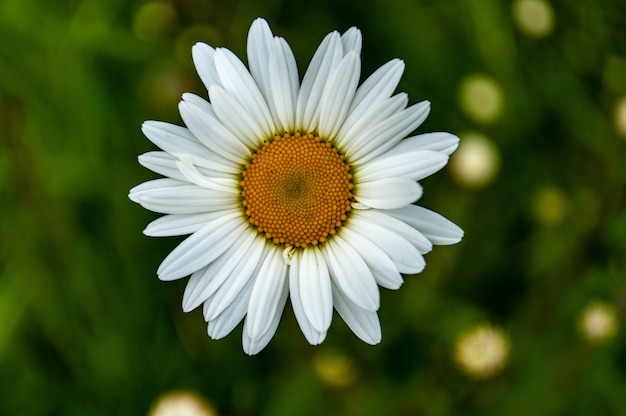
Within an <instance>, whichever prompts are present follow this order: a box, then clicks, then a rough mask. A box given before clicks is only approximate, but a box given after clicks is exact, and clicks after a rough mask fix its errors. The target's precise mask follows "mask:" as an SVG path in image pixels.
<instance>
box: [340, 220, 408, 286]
mask: <svg viewBox="0 0 626 416" xmlns="http://www.w3.org/2000/svg"><path fill="white" fill-rule="evenodd" d="M341 237H342V238H343V239H344V240H346V243H348V244H349V245H350V246H351V247H352V248H354V249H355V250H356V252H357V253H359V255H360V256H361V258H362V259H363V260H364V261H365V263H366V264H367V266H368V267H369V268H370V271H371V272H372V275H373V276H374V278H375V279H376V283H378V284H379V285H380V286H382V287H385V288H387V289H393V290H395V289H398V288H399V287H400V286H402V283H403V280H402V276H401V275H400V272H399V271H398V268H397V267H396V265H395V264H394V263H393V261H392V260H391V258H389V256H388V255H387V254H385V252H384V251H383V250H382V249H381V248H379V247H378V246H377V245H376V244H374V243H372V242H371V241H370V240H368V239H367V238H365V237H363V236H361V235H360V234H358V233H356V232H354V231H352V230H351V229H350V227H343V228H342V229H341Z"/></svg>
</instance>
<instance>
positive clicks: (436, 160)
mask: <svg viewBox="0 0 626 416" xmlns="http://www.w3.org/2000/svg"><path fill="white" fill-rule="evenodd" d="M446 163H448V155H446V154H444V153H440V152H433V151H432V150H418V151H415V152H408V153H402V154H393V155H388V154H387V153H384V154H382V155H381V156H379V157H377V158H375V159H372V160H370V161H369V162H367V163H366V164H364V165H363V166H360V167H359V168H355V169H356V170H355V172H356V173H355V175H354V178H355V183H357V184H358V183H359V182H368V181H375V180H378V179H384V178H391V177H403V178H409V179H411V180H414V181H419V180H421V179H424V178H426V177H428V176H430V175H432V174H433V173H435V172H437V171H438V170H440V169H441V168H443V167H444V166H445V165H446Z"/></svg>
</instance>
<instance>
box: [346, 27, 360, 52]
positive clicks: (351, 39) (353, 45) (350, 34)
mask: <svg viewBox="0 0 626 416" xmlns="http://www.w3.org/2000/svg"><path fill="white" fill-rule="evenodd" d="M362 38H363V37H362V35H361V31H360V30H359V29H358V28H357V27H354V26H353V27H351V28H350V29H348V30H346V32H345V33H344V34H343V35H341V46H342V47H343V54H344V55H347V54H348V52H350V51H354V52H356V53H357V54H359V55H360V54H361V46H362V45H363V39H362Z"/></svg>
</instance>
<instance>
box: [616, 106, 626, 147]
mask: <svg viewBox="0 0 626 416" xmlns="http://www.w3.org/2000/svg"><path fill="white" fill-rule="evenodd" d="M614 119H615V130H616V131H617V133H618V134H619V135H620V136H622V137H624V138H626V97H622V98H621V99H620V100H619V101H618V102H617V104H616V105H615V115H614Z"/></svg>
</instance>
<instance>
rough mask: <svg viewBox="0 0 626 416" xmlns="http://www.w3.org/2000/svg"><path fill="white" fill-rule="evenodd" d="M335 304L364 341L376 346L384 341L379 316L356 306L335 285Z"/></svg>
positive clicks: (340, 313)
mask: <svg viewBox="0 0 626 416" xmlns="http://www.w3.org/2000/svg"><path fill="white" fill-rule="evenodd" d="M333 303H334V304H335V309H336V310H337V312H338V313H339V316H341V318H342V319H343V320H344V321H345V322H346V324H348V327H350V329H351V330H352V332H354V334H355V335H356V336H357V337H359V338H360V339H361V340H362V341H364V342H366V343H368V344H370V345H375V344H378V343H379V342H380V341H381V339H382V333H381V329H380V321H379V320H378V314H377V313H376V312H374V311H368V310H365V309H363V308H360V307H358V306H357V305H356V304H354V303H353V302H352V301H351V300H350V299H349V298H348V297H347V296H346V295H344V294H343V293H342V291H341V290H340V289H339V288H338V287H337V286H336V285H335V284H333Z"/></svg>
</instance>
